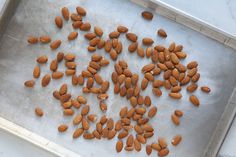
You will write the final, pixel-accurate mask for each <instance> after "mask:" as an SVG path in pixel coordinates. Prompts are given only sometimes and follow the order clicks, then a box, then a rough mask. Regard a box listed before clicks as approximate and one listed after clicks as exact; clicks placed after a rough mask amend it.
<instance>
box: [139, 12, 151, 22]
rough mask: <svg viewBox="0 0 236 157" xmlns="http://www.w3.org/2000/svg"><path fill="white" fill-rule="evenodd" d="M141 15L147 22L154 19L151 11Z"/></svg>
mask: <svg viewBox="0 0 236 157" xmlns="http://www.w3.org/2000/svg"><path fill="white" fill-rule="evenodd" d="M141 15H142V17H143V18H144V19H146V20H152V18H153V14H152V13H151V12H149V11H143V12H142V14H141Z"/></svg>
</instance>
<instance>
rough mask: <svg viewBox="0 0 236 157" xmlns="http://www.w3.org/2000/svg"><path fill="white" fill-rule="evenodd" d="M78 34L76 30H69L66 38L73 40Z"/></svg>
mask: <svg viewBox="0 0 236 157" xmlns="http://www.w3.org/2000/svg"><path fill="white" fill-rule="evenodd" d="M77 36H78V32H76V31H74V32H71V33H70V34H69V35H68V37H67V38H68V40H74V39H75V38H77Z"/></svg>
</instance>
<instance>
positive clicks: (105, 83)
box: [101, 81, 110, 93]
mask: <svg viewBox="0 0 236 157" xmlns="http://www.w3.org/2000/svg"><path fill="white" fill-rule="evenodd" d="M109 86H110V83H109V82H108V81H103V83H102V84H101V92H102V93H105V92H106V91H107V90H108V89H109Z"/></svg>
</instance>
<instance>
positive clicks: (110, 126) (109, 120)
mask: <svg viewBox="0 0 236 157" xmlns="http://www.w3.org/2000/svg"><path fill="white" fill-rule="evenodd" d="M107 128H108V129H109V130H112V129H113V128H114V121H113V119H112V118H109V119H108V120H107Z"/></svg>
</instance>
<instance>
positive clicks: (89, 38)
mask: <svg viewBox="0 0 236 157" xmlns="http://www.w3.org/2000/svg"><path fill="white" fill-rule="evenodd" d="M84 37H85V38H86V39H88V40H92V39H94V38H95V37H96V34H95V33H86V34H84Z"/></svg>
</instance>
